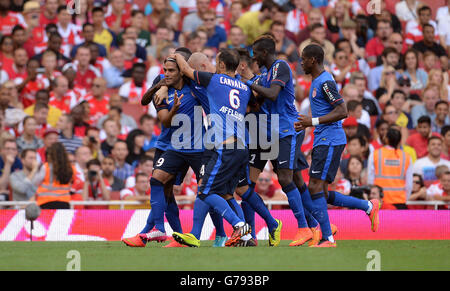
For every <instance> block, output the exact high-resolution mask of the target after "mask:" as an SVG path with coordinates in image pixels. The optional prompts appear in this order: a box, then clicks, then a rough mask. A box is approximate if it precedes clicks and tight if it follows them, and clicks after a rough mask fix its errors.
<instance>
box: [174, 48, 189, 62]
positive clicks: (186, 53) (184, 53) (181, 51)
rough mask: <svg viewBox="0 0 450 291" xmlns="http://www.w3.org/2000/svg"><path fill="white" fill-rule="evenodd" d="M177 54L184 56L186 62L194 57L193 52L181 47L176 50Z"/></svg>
mask: <svg viewBox="0 0 450 291" xmlns="http://www.w3.org/2000/svg"><path fill="white" fill-rule="evenodd" d="M175 53H179V54H180V55H182V56H183V57H184V59H185V60H186V61H187V60H189V58H190V57H191V55H192V52H191V50H190V49H188V48H187V47H179V48H177V49H175Z"/></svg>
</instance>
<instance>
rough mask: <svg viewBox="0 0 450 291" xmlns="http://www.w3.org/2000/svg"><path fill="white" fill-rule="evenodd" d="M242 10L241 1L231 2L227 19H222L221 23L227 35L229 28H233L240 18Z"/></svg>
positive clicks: (229, 31)
mask: <svg viewBox="0 0 450 291" xmlns="http://www.w3.org/2000/svg"><path fill="white" fill-rule="evenodd" d="M243 8H244V7H243V4H242V1H240V0H235V1H233V2H231V4H230V9H229V11H228V17H227V18H226V19H224V23H223V24H224V28H225V30H226V31H227V33H231V28H232V27H233V26H235V24H236V21H237V20H238V19H239V18H240V17H241V16H242V13H243Z"/></svg>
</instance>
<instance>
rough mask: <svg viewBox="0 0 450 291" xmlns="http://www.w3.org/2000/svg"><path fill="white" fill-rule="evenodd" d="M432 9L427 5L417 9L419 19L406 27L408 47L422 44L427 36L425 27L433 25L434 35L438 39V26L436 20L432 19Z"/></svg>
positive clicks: (409, 22)
mask: <svg viewBox="0 0 450 291" xmlns="http://www.w3.org/2000/svg"><path fill="white" fill-rule="evenodd" d="M431 14H432V13H431V8H430V7H429V6H427V5H422V6H421V7H419V8H418V9H417V16H418V17H417V19H413V20H410V21H408V23H407V24H406V27H405V34H406V39H405V42H406V44H407V45H408V46H412V45H413V44H415V43H418V42H420V41H421V40H422V39H423V38H424V36H425V26H427V25H431V26H432V27H433V31H432V33H433V37H434V35H435V36H436V38H438V34H437V30H436V29H437V25H436V22H435V21H434V20H432V19H431Z"/></svg>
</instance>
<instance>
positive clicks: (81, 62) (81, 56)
mask: <svg viewBox="0 0 450 291" xmlns="http://www.w3.org/2000/svg"><path fill="white" fill-rule="evenodd" d="M116 1H119V0H116ZM90 60H91V50H90V48H89V46H87V45H85V46H80V47H79V48H78V50H77V54H76V57H75V61H74V63H73V64H72V68H73V69H74V70H75V71H76V77H75V80H74V83H75V86H80V87H81V88H83V89H85V90H89V89H90V88H91V87H92V82H93V81H94V79H95V78H96V77H101V73H100V71H99V70H98V69H97V68H96V67H94V66H93V65H91V64H90Z"/></svg>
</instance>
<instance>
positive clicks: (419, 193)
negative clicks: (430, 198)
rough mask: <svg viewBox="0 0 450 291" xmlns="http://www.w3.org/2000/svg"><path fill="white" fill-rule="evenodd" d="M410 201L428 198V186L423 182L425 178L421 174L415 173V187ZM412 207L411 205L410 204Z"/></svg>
mask: <svg viewBox="0 0 450 291" xmlns="http://www.w3.org/2000/svg"><path fill="white" fill-rule="evenodd" d="M408 200H409V201H423V200H427V187H425V184H424V182H423V178H422V176H421V175H419V174H413V188H412V191H411V196H409V199H408ZM408 208H410V206H408Z"/></svg>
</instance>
